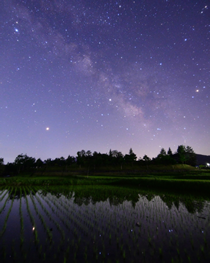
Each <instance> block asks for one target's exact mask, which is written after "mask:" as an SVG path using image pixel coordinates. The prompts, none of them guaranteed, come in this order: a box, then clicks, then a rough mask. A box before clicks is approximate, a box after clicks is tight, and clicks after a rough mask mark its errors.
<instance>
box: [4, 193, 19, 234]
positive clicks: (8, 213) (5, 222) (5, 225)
mask: <svg viewBox="0 0 210 263" xmlns="http://www.w3.org/2000/svg"><path fill="white" fill-rule="evenodd" d="M15 193H16V189H15ZM15 193H14V195H13V198H12V202H11V205H10V207H9V210H8V212H7V214H6V218H5V220H4V225H3V228H2V230H1V232H0V238H1V237H2V235H3V234H4V232H5V230H6V227H7V221H8V218H9V215H10V212H11V210H12V206H13V203H14V198H15Z"/></svg>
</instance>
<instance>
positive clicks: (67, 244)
mask: <svg viewBox="0 0 210 263" xmlns="http://www.w3.org/2000/svg"><path fill="white" fill-rule="evenodd" d="M78 189H81V187H78ZM98 189H99V190H100V191H96V192H95V195H98V197H96V196H95V197H94V199H97V200H98V201H94V200H93V198H92V197H91V196H90V195H87V197H84V195H83V196H82V195H81V196H79V195H78V190H77V189H76V188H75V189H74V188H69V189H68V188H65V190H63V189H60V191H59V188H57V191H58V192H57V193H55V189H54V190H53V189H51V191H49V187H48V186H44V187H42V188H41V189H40V187H38V186H33V187H28V186H21V187H12V186H11V187H10V188H9V190H4V189H2V190H1V191H0V200H1V202H0V207H1V208H0V209H1V220H2V221H1V222H2V224H1V229H0V242H1V244H3V245H2V248H1V250H0V256H1V258H3V260H4V261H5V262H7V260H8V257H9V255H12V257H13V260H15V261H17V262H18V261H31V262H37V261H39V262H47V261H50V262H58V261H59V262H68V261H73V262H123V261H125V262H128V261H129V262H136V260H141V261H142V262H148V261H150V262H151V261H153V260H155V261H156V262H163V261H164V262H182V261H183V262H187V261H191V262H198V261H201V262H205V261H206V262H207V261H208V260H209V259H210V253H209V251H208V246H209V242H210V237H209V235H208V231H209V227H210V225H209V213H208V211H209V207H210V204H209V202H208V201H205V202H204V205H203V207H202V208H199V207H198V208H196V211H195V213H193V214H190V213H189V212H188V211H187V210H186V207H185V204H184V203H182V202H181V201H180V202H179V205H178V206H177V204H175V203H176V201H175V202H172V204H171V205H169V206H168V205H167V202H164V201H163V199H164V198H163V197H160V196H156V195H151V196H150V197H149V196H146V195H142V194H140V193H139V195H138V200H137V201H136V203H135V205H133V203H132V201H131V200H129V195H132V191H130V194H129V191H128V189H124V194H125V195H127V196H128V198H125V199H124V200H123V201H122V202H119V200H118V196H117V190H118V189H116V188H115V189H116V195H115V196H112V198H111V199H109V198H107V199H105V200H104V199H103V198H102V200H101V201H100V195H102V196H103V188H102V187H101V188H99V187H98ZM122 191H123V190H122ZM18 196H19V198H18ZM79 199H80V201H79ZM87 199H88V200H87ZM14 200H15V202H16V203H17V204H18V209H19V213H18V216H19V220H17V221H16V224H19V226H20V227H19V228H17V229H19V230H17V232H15V233H14V234H16V235H17V236H18V240H19V246H18V245H17V243H18V242H17V241H16V242H15V241H14V242H12V244H13V245H12V246H11V248H8V246H6V244H7V243H8V238H11V234H9V233H10V232H9V229H10V225H8V223H10V224H11V222H12V220H8V219H9V218H10V214H11V211H12V209H13V204H14ZM76 200H77V202H75V201H76ZM7 204H8V205H7ZM168 204H170V202H168ZM2 208H3V209H2ZM28 224H30V226H29V225H28ZM29 230H30V233H28V231H29ZM18 231H19V232H18ZM14 240H15V237H14Z"/></svg>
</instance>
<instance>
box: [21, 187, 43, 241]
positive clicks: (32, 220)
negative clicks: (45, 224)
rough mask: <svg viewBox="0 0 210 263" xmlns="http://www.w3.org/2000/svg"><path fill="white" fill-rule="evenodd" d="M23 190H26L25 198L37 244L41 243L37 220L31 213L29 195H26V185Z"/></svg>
mask: <svg viewBox="0 0 210 263" xmlns="http://www.w3.org/2000/svg"><path fill="white" fill-rule="evenodd" d="M23 191H24V197H25V200H26V207H27V211H28V214H29V217H30V220H31V223H32V231H33V233H34V237H35V242H36V244H38V243H39V239H38V233H37V229H36V224H35V221H34V218H33V216H32V214H31V211H30V208H29V204H28V198H27V195H26V189H25V187H23Z"/></svg>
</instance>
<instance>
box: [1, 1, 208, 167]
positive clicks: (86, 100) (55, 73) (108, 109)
mask: <svg viewBox="0 0 210 263" xmlns="http://www.w3.org/2000/svg"><path fill="white" fill-rule="evenodd" d="M0 51H1V52H0V92H1V93H0V157H2V158H4V163H7V162H13V161H14V159H15V157H16V156H17V155H18V154H21V153H23V154H27V155H28V156H32V157H35V158H36V159H37V158H41V159H42V160H45V159H47V158H52V159H54V158H56V157H61V156H63V157H65V158H66V157H67V156H68V155H73V156H76V154H77V151H80V150H82V149H84V150H85V151H87V150H90V151H92V152H93V151H97V152H101V153H108V152H109V150H110V149H112V150H118V151H121V152H122V153H123V154H126V153H128V152H129V149H130V148H132V149H133V151H134V153H136V154H137V156H138V158H139V157H143V156H144V155H145V154H147V155H148V156H149V157H150V158H152V157H156V156H157V154H158V153H159V152H160V150H161V148H165V149H166V151H167V150H168V148H169V147H171V149H172V151H173V152H175V151H176V150H177V147H178V145H182V144H183V145H189V146H191V147H192V148H193V150H194V151H195V152H196V153H200V154H207V155H209V154H210V3H209V0H206V1H204V0H199V1H198V0H197V1H194V0H164V1H163V0H144V1H143V0H142V1H141V0H136V1H131V0H130V1H129V0H125V1H123V0H122V1H120V0H119V1H111V0H110V1H105V0H99V1H93V0H88V1H87V0H86V1H85V0H36V1H35V0H22V1H21V0H4V1H1V3H0Z"/></svg>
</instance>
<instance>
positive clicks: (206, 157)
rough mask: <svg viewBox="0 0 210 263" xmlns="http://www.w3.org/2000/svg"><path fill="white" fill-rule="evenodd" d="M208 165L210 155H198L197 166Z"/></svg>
mask: <svg viewBox="0 0 210 263" xmlns="http://www.w3.org/2000/svg"><path fill="white" fill-rule="evenodd" d="M206 163H210V155H202V154H196V164H197V165H201V164H203V165H205V164H206Z"/></svg>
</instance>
